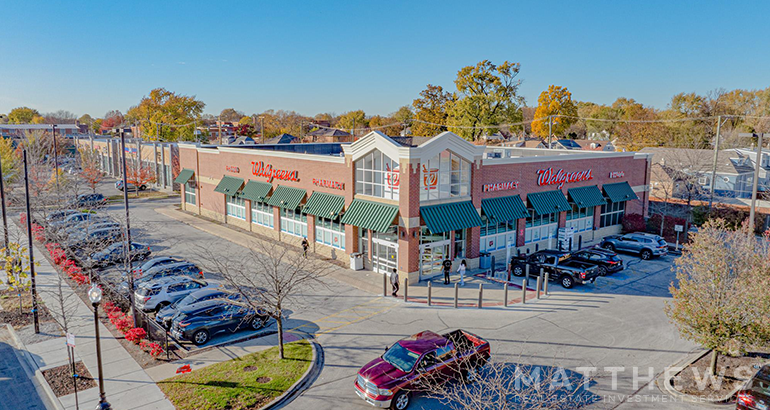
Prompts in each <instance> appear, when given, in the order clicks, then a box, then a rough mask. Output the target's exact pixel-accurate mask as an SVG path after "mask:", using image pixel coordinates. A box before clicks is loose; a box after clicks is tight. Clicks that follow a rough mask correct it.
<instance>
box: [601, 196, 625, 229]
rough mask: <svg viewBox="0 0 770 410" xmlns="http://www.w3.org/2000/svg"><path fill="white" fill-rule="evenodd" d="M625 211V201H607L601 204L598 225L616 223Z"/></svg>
mask: <svg viewBox="0 0 770 410" xmlns="http://www.w3.org/2000/svg"><path fill="white" fill-rule="evenodd" d="M625 213H626V201H622V202H609V201H607V203H606V204H604V205H602V213H601V217H600V219H599V223H600V226H601V227H602V228H604V227H605V226H612V225H618V224H620V223H621V221H622V220H623V215H625Z"/></svg>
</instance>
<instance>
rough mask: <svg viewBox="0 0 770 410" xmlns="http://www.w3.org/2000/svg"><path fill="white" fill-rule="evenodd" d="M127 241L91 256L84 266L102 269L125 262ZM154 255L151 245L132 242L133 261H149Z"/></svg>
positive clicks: (116, 243) (114, 244)
mask: <svg viewBox="0 0 770 410" xmlns="http://www.w3.org/2000/svg"><path fill="white" fill-rule="evenodd" d="M125 246H126V241H123V242H115V243H113V244H112V245H110V246H108V247H107V248H105V249H103V250H101V251H99V252H95V253H93V254H91V256H89V257H88V258H87V259H86V260H85V261H84V263H83V264H84V265H86V266H88V267H91V268H101V267H105V266H110V265H114V264H116V263H123V262H125V257H124V253H125V250H124V247H125ZM151 253H152V250H151V249H150V245H147V244H144V243H138V242H131V260H132V261H138V260H144V259H147V257H148V256H150V254H151Z"/></svg>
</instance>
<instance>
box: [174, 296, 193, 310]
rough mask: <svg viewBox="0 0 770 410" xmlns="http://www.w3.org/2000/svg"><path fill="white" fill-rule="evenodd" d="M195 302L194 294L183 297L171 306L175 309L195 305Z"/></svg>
mask: <svg viewBox="0 0 770 410" xmlns="http://www.w3.org/2000/svg"><path fill="white" fill-rule="evenodd" d="M195 302H196V299H195V296H193V295H192V293H191V294H189V295H187V296H185V297H183V298H182V299H179V300H177V301H176V302H174V304H173V305H171V306H173V307H179V306H187V305H189V304H192V303H195Z"/></svg>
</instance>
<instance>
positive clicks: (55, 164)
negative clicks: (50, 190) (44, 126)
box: [51, 124, 59, 195]
mask: <svg viewBox="0 0 770 410" xmlns="http://www.w3.org/2000/svg"><path fill="white" fill-rule="evenodd" d="M51 129H52V130H53V169H54V173H53V174H54V175H55V176H56V194H57V195H58V194H59V149H58V147H57V146H56V124H53V125H51Z"/></svg>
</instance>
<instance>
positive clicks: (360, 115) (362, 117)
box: [337, 110, 369, 136]
mask: <svg viewBox="0 0 770 410" xmlns="http://www.w3.org/2000/svg"><path fill="white" fill-rule="evenodd" d="M368 126H369V122H368V121H367V120H366V113H364V110H356V111H348V112H346V113H344V114H342V115H340V118H339V120H338V121H337V127H339V128H343V129H345V130H351V131H350V133H351V134H352V135H354V136H356V135H359V136H360V133H356V132H355V130H356V129H359V128H366V127H368Z"/></svg>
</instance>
